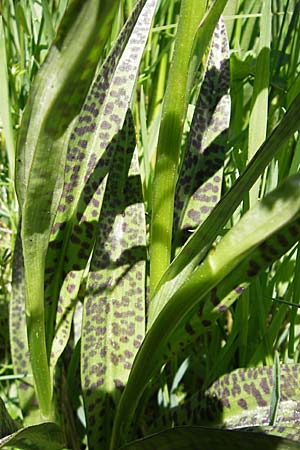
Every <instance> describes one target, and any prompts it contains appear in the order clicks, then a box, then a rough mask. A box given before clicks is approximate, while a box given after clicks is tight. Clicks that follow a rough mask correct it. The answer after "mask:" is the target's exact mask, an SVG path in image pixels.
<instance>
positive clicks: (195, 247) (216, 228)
mask: <svg viewBox="0 0 300 450" xmlns="http://www.w3.org/2000/svg"><path fill="white" fill-rule="evenodd" d="M299 118H300V95H299V96H298V97H297V98H295V100H294V102H293V103H292V105H291V106H290V108H289V109H288V111H287V113H286V114H285V115H284V117H283V119H282V120H281V122H280V123H279V125H278V126H277V127H276V128H275V130H274V131H273V132H272V134H271V135H270V137H269V138H268V139H267V140H266V141H265V143H264V144H263V145H262V146H261V147H260V149H259V150H258V152H257V153H256V155H255V157H254V158H253V160H252V161H251V162H250V163H249V165H248V166H247V168H246V169H245V171H244V172H243V174H242V175H241V176H240V177H239V178H238V180H237V181H236V182H235V184H234V186H233V187H232V188H231V189H230V190H229V191H228V192H227V193H226V194H225V195H224V196H223V197H222V199H221V200H220V202H219V203H218V204H217V205H216V207H215V208H214V209H213V211H212V212H211V214H210V215H209V217H208V218H207V219H206V220H205V221H204V223H203V224H201V225H200V227H199V228H198V229H197V230H196V231H195V232H194V234H193V235H192V237H191V238H190V239H189V240H188V242H187V243H186V244H185V246H184V247H183V248H182V250H181V252H180V253H179V254H178V255H177V257H176V258H175V259H174V260H173V262H172V263H171V265H170V267H169V268H168V270H167V271H166V272H165V274H164V275H163V277H162V279H161V282H160V284H159V286H158V288H157V290H156V294H158V299H157V305H158V304H159V306H157V310H158V311H159V310H161V308H162V307H163V305H165V304H166V303H167V302H168V300H169V299H170V297H171V296H172V295H173V294H174V293H175V291H176V290H178V288H179V287H180V286H181V285H182V284H183V283H184V282H185V280H187V279H188V277H189V276H190V275H191V273H192V272H193V270H194V269H195V267H197V266H198V264H199V263H200V262H201V261H202V260H203V258H204V257H205V255H206V254H207V252H208V251H209V249H210V247H211V245H212V243H213V242H214V240H215V239H216V237H217V236H218V234H219V233H220V231H221V229H222V227H223V226H224V225H225V224H226V222H227V221H228V220H229V219H230V217H231V215H232V214H233V212H234V211H235V209H236V208H237V207H238V205H239V204H240V203H241V201H242V200H243V198H244V196H245V195H246V194H247V192H248V191H249V189H250V188H251V186H252V185H253V184H254V182H255V181H256V179H257V178H258V176H259V175H260V174H261V173H262V171H263V170H264V168H265V167H266V166H267V164H268V163H269V162H270V161H271V159H272V158H273V156H274V155H275V154H276V152H277V150H278V149H279V148H282V146H283V145H285V144H286V143H287V141H288V139H289V138H290V137H291V136H292V135H293V133H294V132H295V131H297V129H298V128H299V126H300V119H299Z"/></svg>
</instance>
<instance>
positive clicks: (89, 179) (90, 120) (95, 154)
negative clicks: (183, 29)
mask: <svg viewBox="0 0 300 450" xmlns="http://www.w3.org/2000/svg"><path fill="white" fill-rule="evenodd" d="M141 5H143V2H140V3H139V4H138V5H137V6H136V9H135V10H134V12H133V15H132V16H131V18H130V19H129V21H128V23H127V25H126V26H125V29H124V33H125V35H124V34H123V35H122V33H121V35H122V36H123V37H124V38H125V37H126V40H127V39H128V38H129V40H128V43H127V45H126V47H125V49H123V47H122V44H123V43H122V41H121V40H120V39H119V40H118V41H117V44H116V46H115V48H114V50H113V51H112V53H111V55H110V56H109V57H108V60H107V61H106V63H105V64H104V66H103V67H102V69H101V71H100V74H99V76H97V78H96V80H95V82H94V84H93V85H92V87H91V90H90V92H89V95H88V97H87V103H86V104H85V105H84V107H83V111H82V112H81V114H80V116H79V118H78V123H77V124H76V126H75V127H74V131H73V133H72V135H71V141H70V146H69V150H68V155H67V165H66V179H65V184H64V192H63V195H62V198H61V203H60V205H59V207H58V214H57V217H56V222H55V224H54V227H53V230H52V231H53V241H52V243H51V244H50V246H51V247H52V249H54V250H55V249H58V250H61V254H57V253H56V255H55V252H54V255H55V257H54V258H53V259H52V261H50V260H49V266H48V268H47V271H48V272H49V273H50V274H51V273H52V274H53V273H54V277H53V280H52V281H51V284H50V283H49V286H48V288H47V298H48V301H49V304H50V305H52V306H50V308H51V309H50V317H49V323H50V327H51V325H52V322H53V319H54V315H55V313H56V302H57V299H56V298H55V296H56V295H57V290H58V289H59V288H60V284H61V282H62V280H61V276H63V277H64V281H63V284H62V286H61V289H60V294H59V299H58V305H57V317H56V325H55V336H54V341H53V346H52V352H51V367H52V370H53V369H54V367H55V364H56V361H57V359H58V358H59V356H60V354H61V352H62V351H63V349H64V348H65V345H66V343H67V340H68V337H69V333H70V328H71V320H72V314H73V311H74V306H75V303H76V299H77V293H78V290H79V287H80V282H81V280H82V276H83V273H84V270H85V269H86V265H87V263H88V260H89V257H90V253H91V250H92V248H93V245H94V241H95V238H96V232H97V222H98V218H99V215H100V211H101V205H102V201H103V195H104V192H105V187H106V182H107V174H108V172H109V170H110V167H111V164H112V161H113V158H114V153H115V152H118V151H119V143H118V139H119V135H118V133H119V131H120V130H121V129H122V127H123V124H124V119H125V116H126V113H127V110H128V107H129V103H130V101H131V96H132V92H133V89H134V86H135V80H136V75H137V72H138V68H139V63H140V60H141V57H142V54H143V50H144V46H145V44H146V40H147V36H148V33H149V29H150V25H151V21H152V16H153V13H154V9H155V5H156V2H155V1H153V0H151V1H148V2H146V4H145V6H144V8H143V10H142V12H141V13H140V15H138V13H139V12H140V9H141ZM133 26H134V28H133ZM122 49H123V52H122V53H120V51H121V50H122ZM86 124H88V125H86ZM124 132H125V133H126V131H124ZM120 136H122V133H120ZM120 151H121V152H122V151H123V149H122V147H120ZM58 261H60V265H59V266H58V267H57V262H58ZM52 283H53V284H52ZM49 336H50V338H51V336H52V330H51V329H50V330H49Z"/></svg>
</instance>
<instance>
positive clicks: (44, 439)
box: [0, 422, 65, 450]
mask: <svg viewBox="0 0 300 450" xmlns="http://www.w3.org/2000/svg"><path fill="white" fill-rule="evenodd" d="M7 447H9V448H11V447H13V448H20V449H24V450H62V449H63V448H64V447H65V445H64V441H63V436H62V433H61V431H60V430H59V428H58V426H57V425H56V424H55V423H50V422H49V423H42V424H39V425H33V426H30V427H26V428H21V429H20V430H18V431H14V432H13V433H11V434H9V435H6V436H5V437H2V438H1V439H0V448H7Z"/></svg>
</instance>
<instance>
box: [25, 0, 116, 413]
mask: <svg viewBox="0 0 300 450" xmlns="http://www.w3.org/2000/svg"><path fill="white" fill-rule="evenodd" d="M116 9H117V2H116V1H114V2H110V1H108V0H106V1H103V2H101V3H100V2H99V3H96V2H94V1H93V0H88V1H86V2H84V3H82V2H81V1H80V0H74V1H73V2H72V3H70V5H69V8H68V11H67V13H66V15H65V16H64V19H63V21H62V23H61V25H60V27H59V30H58V33H57V37H56V39H55V41H54V43H53V45H52V46H51V49H50V51H49V54H48V56H47V58H46V60H45V62H44V64H43V66H42V68H41V69H40V71H39V74H38V75H37V77H36V80H35V83H34V86H33V89H32V91H31V94H30V97H29V100H28V103H27V107H26V111H25V113H24V119H23V122H22V127H21V132H20V139H19V146H18V154H17V173H16V188H17V193H18V199H19V203H20V209H21V216H22V229H21V237H22V245H23V254H24V267H25V280H26V292H25V302H26V314H27V329H28V344H29V350H30V355H31V365H32V372H33V376H34V382H35V387H36V392H37V397H38V401H39V405H40V409H41V414H42V415H43V416H44V417H45V418H47V419H50V418H51V397H52V387H51V382H50V376H49V367H48V358H47V349H46V342H45V324H44V268H45V257H46V251H47V247H48V241H49V237H50V231H51V227H52V223H53V219H54V216H55V213H56V210H57V206H58V203H59V198H60V195H61V192H62V185H63V168H64V157H65V149H66V145H65V144H66V141H67V139H68V136H69V130H68V128H69V125H70V123H71V121H72V120H73V118H74V117H75V116H76V114H77V113H78V111H79V109H80V107H81V105H82V102H83V100H84V97H85V94H86V91H87V88H88V87H87V86H88V85H89V83H90V81H91V79H92V77H93V75H94V71H95V68H96V65H97V62H98V58H99V55H100V54H101V51H102V50H103V48H104V45H105V42H106V40H107V37H108V35H109V33H110V24H111V23H112V21H113V18H114V14H115V12H116ZM66 61H67V64H66ZM82 67H85V69H84V70H81V68H82ZM45 161H46V162H47V163H46V164H45ZM32 268H34V272H32Z"/></svg>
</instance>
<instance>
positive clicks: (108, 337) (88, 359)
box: [81, 116, 146, 449]
mask: <svg viewBox="0 0 300 450" xmlns="http://www.w3.org/2000/svg"><path fill="white" fill-rule="evenodd" d="M118 147H119V148H118V151H117V152H116V153H115V157H114V160H113V164H112V168H111V171H110V174H109V177H108V181H107V186H106V191H105V196H104V201H103V205H102V210H101V216H100V220H99V228H98V237H97V241H96V244H95V248H94V250H93V256H92V261H91V265H90V271H89V275H88V280H87V291H86V298H85V301H84V315H83V328H82V338H81V349H82V350H81V353H82V363H81V378H82V388H83V393H84V402H85V410H86V416H87V424H88V440H89V448H90V449H92V448H97V445H99V444H100V443H101V445H103V448H107V447H108V446H109V441H110V435H111V432H110V431H109V430H111V429H112V423H113V418H114V413H115V407H116V405H117V403H118V401H119V397H120V394H121V390H122V388H123V387H124V386H125V384H126V382H127V378H128V376H129V373H130V369H131V367H132V363H133V359H134V357H135V355H136V352H137V350H138V348H139V346H140V345H141V342H142V339H143V338H144V334H145V265H146V264H145V263H146V224H145V211H144V204H143V197H142V187H141V180H140V177H139V173H138V161H137V154H136V153H134V156H133V151H134V148H135V130H134V126H133V122H132V119H131V118H130V116H129V120H127V121H126V122H125V126H124V131H123V132H122V134H121V136H120V140H119V143H118ZM121 148H122V150H123V151H121ZM132 156H133V158H132ZM131 161H132V162H131ZM130 165H131V167H130ZM129 167H130V170H129ZM128 170H129V172H128ZM104 411H105V413H104ZM103 413H104V414H103Z"/></svg>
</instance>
